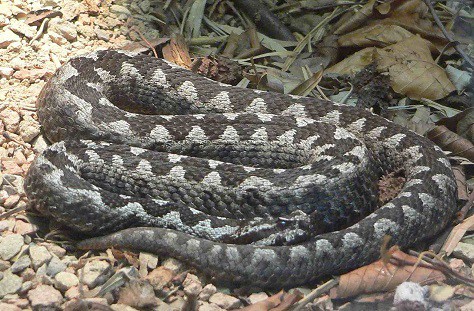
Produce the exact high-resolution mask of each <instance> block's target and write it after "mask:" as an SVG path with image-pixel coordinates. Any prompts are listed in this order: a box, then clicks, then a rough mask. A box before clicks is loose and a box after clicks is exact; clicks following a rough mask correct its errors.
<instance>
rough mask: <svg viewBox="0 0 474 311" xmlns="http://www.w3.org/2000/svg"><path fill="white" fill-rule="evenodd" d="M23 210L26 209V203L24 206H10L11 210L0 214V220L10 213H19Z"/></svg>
mask: <svg viewBox="0 0 474 311" xmlns="http://www.w3.org/2000/svg"><path fill="white" fill-rule="evenodd" d="M24 210H26V204H25V205H24V206H20V207H15V208H12V209H11V210H9V211H6V212H5V213H3V214H1V215H0V220H3V219H7V218H8V217H10V216H11V215H15V214H16V213H19V212H21V211H24Z"/></svg>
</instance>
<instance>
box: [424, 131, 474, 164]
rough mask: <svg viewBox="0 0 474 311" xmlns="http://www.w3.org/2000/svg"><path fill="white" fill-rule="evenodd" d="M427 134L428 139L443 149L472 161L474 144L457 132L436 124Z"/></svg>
mask: <svg viewBox="0 0 474 311" xmlns="http://www.w3.org/2000/svg"><path fill="white" fill-rule="evenodd" d="M427 134H428V135H427V136H428V138H429V139H431V140H432V141H433V142H434V143H436V144H437V145H438V146H440V147H441V148H443V149H444V150H449V151H451V152H452V153H453V155H457V156H460V157H464V158H466V159H468V160H469V161H471V162H474V144H473V143H472V142H471V141H469V140H467V139H465V138H462V137H461V136H459V135H458V134H456V133H454V132H451V131H450V130H449V129H448V128H447V127H446V126H444V125H438V126H436V127H435V128H434V129H432V130H431V131H429V132H428V133H427Z"/></svg>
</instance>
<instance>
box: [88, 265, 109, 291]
mask: <svg viewBox="0 0 474 311" xmlns="http://www.w3.org/2000/svg"><path fill="white" fill-rule="evenodd" d="M111 273H112V270H111V267H110V264H109V263H108V262H105V261H102V260H97V261H89V262H88V263H86V264H85V266H84V278H83V281H84V284H86V285H87V286H88V287H89V288H94V287H96V286H97V285H102V284H104V283H105V282H106V281H107V280H108V278H109V277H110V275H111Z"/></svg>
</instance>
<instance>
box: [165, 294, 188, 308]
mask: <svg viewBox="0 0 474 311" xmlns="http://www.w3.org/2000/svg"><path fill="white" fill-rule="evenodd" d="M185 305H186V301H185V300H184V298H183V297H180V296H177V297H176V299H175V300H173V301H172V302H171V303H169V306H170V307H171V309H172V310H176V311H178V310H185V308H184V306H185Z"/></svg>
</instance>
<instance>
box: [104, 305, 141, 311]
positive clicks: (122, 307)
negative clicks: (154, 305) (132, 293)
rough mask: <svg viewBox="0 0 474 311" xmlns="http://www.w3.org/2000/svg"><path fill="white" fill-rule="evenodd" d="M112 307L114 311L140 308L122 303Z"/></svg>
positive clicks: (128, 310) (130, 310)
mask: <svg viewBox="0 0 474 311" xmlns="http://www.w3.org/2000/svg"><path fill="white" fill-rule="evenodd" d="M110 308H111V309H112V310H114V311H138V309H135V308H132V307H130V306H127V305H124V304H121V303H116V304H113V305H110Z"/></svg>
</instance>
